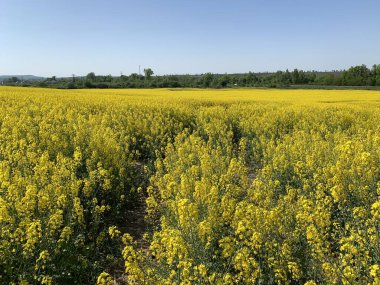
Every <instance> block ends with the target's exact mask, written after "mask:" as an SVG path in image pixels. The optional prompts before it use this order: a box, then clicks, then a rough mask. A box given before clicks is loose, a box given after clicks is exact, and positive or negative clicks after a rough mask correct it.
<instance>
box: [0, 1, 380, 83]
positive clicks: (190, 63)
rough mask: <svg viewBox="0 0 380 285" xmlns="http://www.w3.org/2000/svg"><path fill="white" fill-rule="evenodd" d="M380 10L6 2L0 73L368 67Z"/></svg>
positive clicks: (314, 5)
mask: <svg viewBox="0 0 380 285" xmlns="http://www.w3.org/2000/svg"><path fill="white" fill-rule="evenodd" d="M379 15H380V2H379V1H376V0H361V1H355V0H336V1H327V0H320V1H303V0H269V1H265V0H241V1H231V0H206V1H204V0H203V1H202V0H192V1H190V0H184V1H174V0H166V1H147V0H141V1H122V0H110V1H100V0H92V1H90V0H80V1H74V0H66V1H44V0H35V1H27V0H24V1H22V0H2V1H0V75H1V74H9V75H12V74H15V75H16V74H33V75H38V76H53V75H55V76H70V75H71V74H76V75H85V74H87V73H89V72H95V73H96V74H112V75H120V73H123V74H127V75H128V74H130V73H133V72H138V68H139V65H140V66H141V70H142V69H143V68H144V67H150V68H152V69H153V70H154V72H155V74H194V73H205V72H213V73H235V72H236V73H240V72H248V71H255V72H263V71H276V70H285V69H287V68H288V69H293V68H300V69H304V70H321V71H323V70H333V69H344V68H348V67H350V66H352V65H359V64H367V65H368V66H371V65H372V64H375V63H380V53H379V50H380V33H379V27H380V17H379Z"/></svg>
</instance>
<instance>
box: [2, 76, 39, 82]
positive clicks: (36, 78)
mask: <svg viewBox="0 0 380 285" xmlns="http://www.w3.org/2000/svg"><path fill="white" fill-rule="evenodd" d="M12 77H17V78H19V79H21V80H28V81H41V80H45V77H40V76H35V75H0V81H3V80H7V79H9V78H12Z"/></svg>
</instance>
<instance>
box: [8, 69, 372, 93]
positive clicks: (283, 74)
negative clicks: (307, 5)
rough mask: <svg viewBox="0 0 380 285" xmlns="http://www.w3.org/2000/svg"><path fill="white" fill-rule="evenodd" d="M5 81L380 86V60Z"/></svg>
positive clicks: (69, 84)
mask: <svg viewBox="0 0 380 285" xmlns="http://www.w3.org/2000/svg"><path fill="white" fill-rule="evenodd" d="M1 83H2V84H3V85H15V86H20V85H21V86H33V87H51V88H67V89H74V88H232V87H270V88H286V87H300V86H301V87H308V88H313V87H324V86H326V87H332V86H337V87H339V86H342V87H344V86H346V87H347V86H359V87H376V86H380V64H375V65H373V66H372V67H371V68H368V67H367V66H366V65H364V64H363V65H358V66H352V67H350V68H349V69H347V70H340V71H325V72H318V71H304V70H299V69H294V70H293V71H289V70H288V69H287V70H285V71H277V72H261V73H254V72H248V73H240V74H213V73H205V74H199V75H192V74H185V75H155V76H154V72H153V70H152V69H151V68H146V69H144V74H137V73H132V74H130V75H129V76H127V75H120V76H112V75H96V74H95V73H94V72H90V73H88V74H87V75H86V76H75V75H73V76H72V77H69V78H57V77H56V76H52V77H50V78H46V79H45V80H43V81H25V80H20V79H19V78H17V77H12V78H9V79H7V80H4V81H3V82H1Z"/></svg>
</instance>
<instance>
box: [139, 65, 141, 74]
mask: <svg viewBox="0 0 380 285" xmlns="http://www.w3.org/2000/svg"><path fill="white" fill-rule="evenodd" d="M139 75H141V70H140V65H139Z"/></svg>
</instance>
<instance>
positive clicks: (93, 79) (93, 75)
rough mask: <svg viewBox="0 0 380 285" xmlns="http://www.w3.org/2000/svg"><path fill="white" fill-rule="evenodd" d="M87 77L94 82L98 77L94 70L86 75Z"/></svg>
mask: <svg viewBox="0 0 380 285" xmlns="http://www.w3.org/2000/svg"><path fill="white" fill-rule="evenodd" d="M86 79H87V80H88V81H92V82H94V81H95V79H96V75H95V73H94V72H90V73H89V74H87V75H86Z"/></svg>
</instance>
